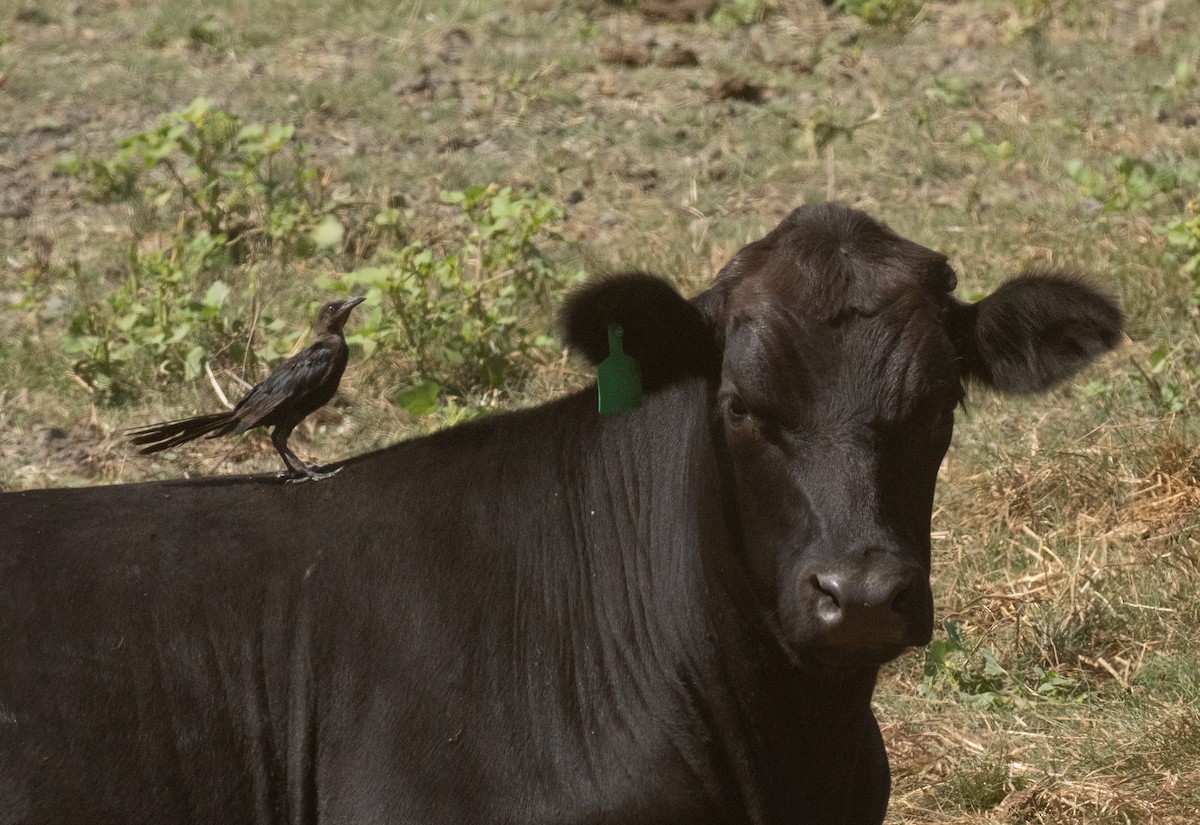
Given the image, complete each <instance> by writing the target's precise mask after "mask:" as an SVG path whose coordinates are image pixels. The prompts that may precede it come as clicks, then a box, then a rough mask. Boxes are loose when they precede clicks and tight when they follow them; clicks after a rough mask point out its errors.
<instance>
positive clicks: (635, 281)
mask: <svg viewBox="0 0 1200 825" xmlns="http://www.w3.org/2000/svg"><path fill="white" fill-rule="evenodd" d="M612 323H617V324H620V325H621V328H622V329H623V331H624V335H623V337H622V346H623V348H624V351H625V353H626V354H627V355H630V356H632V357H633V358H634V360H636V361H637V362H638V365H639V366H640V367H641V373H642V384H643V385H644V386H645V388H646V389H647V390H655V389H659V388H660V387H663V386H666V385H667V384H670V383H672V382H674V381H679V380H681V379H683V378H688V377H691V376H704V375H711V374H713V373H715V372H716V371H717V370H719V369H720V363H721V361H720V352H719V350H718V348H717V344H716V342H715V340H714V338H713V334H712V330H711V327H710V326H709V323H708V321H707V320H706V319H705V317H704V315H703V314H702V313H701V311H700V310H699V309H698V308H697V307H696V306H694V305H693V304H692V303H691V302H690V301H688V300H687V299H686V298H684V297H683V296H682V295H680V294H679V293H678V292H677V291H676V290H675V288H674V287H673V286H671V285H670V284H669V283H667V282H666V281H664V280H663V279H662V278H656V277H654V276H653V275H647V274H645V273H641V272H627V273H624V274H621V275H610V276H608V277H606V278H601V279H599V280H596V281H593V282H592V283H589V284H586V285H584V286H583V287H581V288H580V289H578V290H576V291H575V292H574V293H572V294H571V296H570V297H568V298H567V302H566V304H565V305H564V306H563V309H562V312H561V314H560V316H559V326H560V328H561V329H562V336H563V341H564V342H565V343H566V345H567V346H569V347H571V348H572V349H574V350H576V351H578V352H580V353H582V354H583V355H584V356H585V357H586V358H587V359H588V360H589V361H591V362H592V363H593V364H599V363H600V362H601V361H603V360H604V359H605V358H607V357H608V354H609V352H608V325H609V324H612Z"/></svg>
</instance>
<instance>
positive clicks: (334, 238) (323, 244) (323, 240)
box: [308, 215, 346, 249]
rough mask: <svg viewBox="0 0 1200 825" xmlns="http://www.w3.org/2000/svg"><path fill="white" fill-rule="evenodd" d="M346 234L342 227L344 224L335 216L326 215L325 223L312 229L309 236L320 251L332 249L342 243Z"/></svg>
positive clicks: (322, 222)
mask: <svg viewBox="0 0 1200 825" xmlns="http://www.w3.org/2000/svg"><path fill="white" fill-rule="evenodd" d="M345 234H346V228H345V227H344V226H342V222H341V221H339V220H338V219H337V218H335V217H334V216H333V215H326V216H325V219H324V220H323V221H321V222H320V223H319V224H317V225H316V226H315V227H313V228H312V231H310V232H309V233H308V236H309V238H311V239H312V242H313V243H314V244H316V245H317V247H318V248H319V249H331V248H332V247H335V246H337V245H338V244H340V243H341V242H342V237H343V236H344V235H345Z"/></svg>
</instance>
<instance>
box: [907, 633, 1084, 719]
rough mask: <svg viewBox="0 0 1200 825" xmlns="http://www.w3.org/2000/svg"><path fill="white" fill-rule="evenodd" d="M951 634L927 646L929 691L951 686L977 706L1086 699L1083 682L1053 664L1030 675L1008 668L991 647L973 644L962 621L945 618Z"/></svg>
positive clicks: (924, 685) (924, 691)
mask: <svg viewBox="0 0 1200 825" xmlns="http://www.w3.org/2000/svg"><path fill="white" fill-rule="evenodd" d="M942 629H943V630H944V631H945V633H946V635H945V637H944V638H937V639H934V640H933V641H932V642H930V643H929V645H928V646H927V647H926V648H925V665H924V673H923V678H922V681H921V685H920V687H919V688H918V690H919V692H920V693H921V695H923V696H930V695H933V694H935V693H938V692H945V691H950V692H952V693H955V694H957V695H958V698H959V700H960V701H962V702H963V703H964V704H966V705H968V706H969V707H975V708H1014V707H1015V708H1021V707H1025V706H1027V705H1029V704H1030V703H1031V702H1035V701H1038V700H1056V701H1086V698H1087V696H1086V694H1085V693H1081V690H1080V685H1079V683H1078V682H1077V681H1076V680H1075V679H1072V678H1070V677H1067V676H1064V675H1063V674H1061V673H1059V672H1058V671H1057V670H1055V669H1053V668H1044V667H1041V666H1036V667H1035V668H1034V669H1033V674H1032V677H1031V678H1030V679H1028V680H1026V679H1024V678H1022V677H1021V676H1020V675H1019V674H1015V673H1013V672H1012V671H1010V670H1009V669H1008V668H1006V667H1004V665H1002V664H1001V663H1000V661H999V660H998V659H997V658H996V655H995V654H994V653H993V652H992V651H991V650H989V649H987V648H985V647H982V646H980V645H978V644H972V643H971V642H969V641H968V640H967V638H966V635H965V633H964V631H963V626H962V623H961V622H956V621H946V622H943V623H942Z"/></svg>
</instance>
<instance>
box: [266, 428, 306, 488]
mask: <svg viewBox="0 0 1200 825" xmlns="http://www.w3.org/2000/svg"><path fill="white" fill-rule="evenodd" d="M291 434H292V428H291V427H276V428H275V429H274V430H272V431H271V444H273V445H274V446H275V451H276V452H278V453H279V457H280V458H282V459H283V465H284V466H285V467H287V470H286V471H285V472H282V473H280V474H279V476H280V478H286V479H297V478H306V477H308V476H309V475H310V474H311V472H312V471H311V470H309V469H308V465H307V464H305V463H304V462H303V461H301V460H300V459H299V458H297V457H296V454H295V453H293V452H292V451H291V450H290V449H289V448H288V444H287V442H288V438H289V437H290V436H291Z"/></svg>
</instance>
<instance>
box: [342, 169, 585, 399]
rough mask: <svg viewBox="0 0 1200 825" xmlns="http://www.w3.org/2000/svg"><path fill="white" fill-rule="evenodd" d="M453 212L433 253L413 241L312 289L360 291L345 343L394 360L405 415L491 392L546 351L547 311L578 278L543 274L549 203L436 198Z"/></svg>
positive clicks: (496, 191)
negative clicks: (392, 354)
mask: <svg viewBox="0 0 1200 825" xmlns="http://www.w3.org/2000/svg"><path fill="white" fill-rule="evenodd" d="M442 200H443V202H445V203H447V204H452V205H455V206H457V207H459V209H460V210H461V211H460V215H459V221H460V227H461V230H462V231H461V234H460V235H459V237H458V239H457V240H456V241H453V242H444V243H443V244H441V245H440V246H435V245H434V244H432V243H429V242H426V241H421V240H418V241H414V242H412V243H409V244H407V245H406V246H404V247H402V248H401V249H398V250H395V251H392V252H388V253H385V254H383V255H382V256H381V260H380V261H379V262H378V263H377V264H376V265H374V266H370V267H365V268H362V269H358V270H355V271H353V272H350V273H348V274H347V275H345V276H344V277H342V278H339V279H333V278H324V279H322V280H321V281H320V283H321V285H322V286H323V287H325V288H327V289H330V290H332V291H336V292H340V293H341V294H349V293H350V292H351V291H352V290H353V291H355V292H357V291H359V290H360V289H362V288H364V287H365V288H366V290H367V296H368V298H367V300H368V307H370V309H369V310H368V311H367V312H366V313H364V320H363V322H362V323H361V325H360V326H359V327H358V328H356V329H355V330H354V331H353V332H352V333H351V334H350V335H349V336H348V337H347V340H348V341H350V342H351V343H354V344H357V345H359V346H361V347H362V349H363V351H364V354H365V355H366V356H367V357H371V356H372V355H373V354H375V353H376V352H377V351H380V350H385V351H386V350H392V351H400V352H403V353H404V354H405V355H406V356H407V357H408V359H409V360H410V362H411V374H410V375H409V376H408V378H407V379H406V381H405V383H404V385H403V386H402V388H401V389H400V390H399V392H397V393H396V395H395V396H394V398H395V401H396V402H397V403H398V404H400V405H401V406H403V407H404V408H405V409H407V410H408V411H409V412H410V413H413V414H415V415H419V414H424V413H427V412H431V411H432V410H433V409H435V408H436V405H437V398H438V395H439V393H440V392H441V391H442V390H443V389H446V390H449V391H451V392H455V393H470V392H478V391H486V390H489V389H495V388H498V387H501V386H503V385H504V384H505V382H506V381H508V379H510V378H511V377H513V376H514V375H519V374H520V373H521V372H522V371H523V370H524V369H525V368H526V366H527V365H528V363H527V360H526V359H527V357H528V356H530V355H531V354H532V353H534V352H535V351H537V350H544V349H547V348H548V347H550V346H552V345H553V343H554V339H553V338H551V337H549V336H548V335H546V334H545V332H544V330H545V329H546V327H547V326H548V319H549V317H550V312H551V309H552V307H553V306H554V305H555V304H556V303H557V302H558V301H559V300H560V298H561V296H562V293H563V291H564V290H565V289H566V288H567V287H568V286H569V285H570V284H572V283H574V282H576V281H578V280H580V279H581V278H582V273H580V272H578V271H575V270H564V269H562V268H559V267H555V266H553V265H552V264H551V263H550V262H549V261H548V260H547V259H546V258H545V257H544V256H543V254H542V250H541V246H540V245H541V244H542V243H543V242H545V241H553V240H557V239H560V236H559V235H558V233H557V232H556V231H555V225H556V222H557V221H559V220H560V219H561V218H562V209H561V207H559V206H558V204H557V203H555V202H554V201H553V200H552V199H550V198H548V197H546V196H544V195H540V194H532V193H518V192H515V191H513V190H512V189H511V188H509V187H500V186H497V185H495V184H493V185H490V186H487V187H471V188H469V189H466V190H463V191H453V192H444V193H442Z"/></svg>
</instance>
